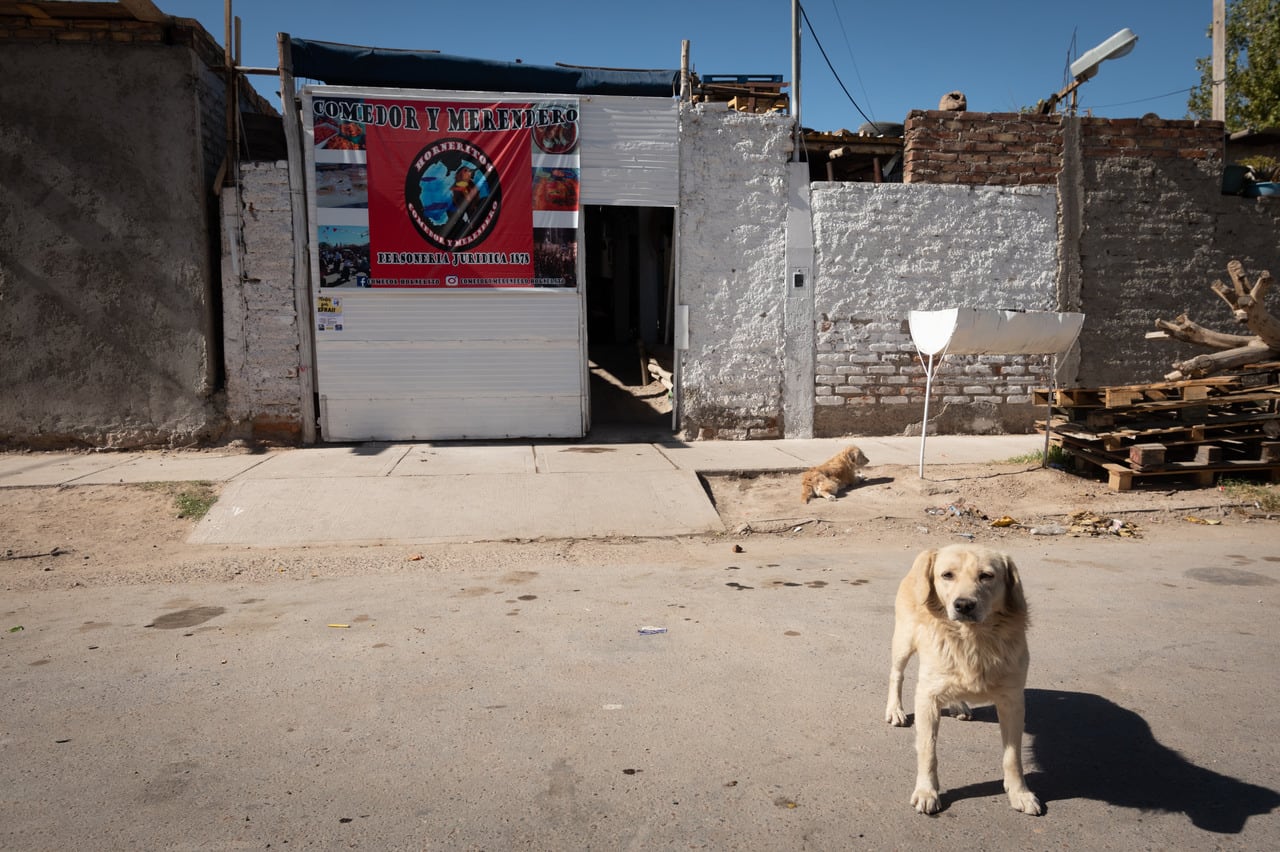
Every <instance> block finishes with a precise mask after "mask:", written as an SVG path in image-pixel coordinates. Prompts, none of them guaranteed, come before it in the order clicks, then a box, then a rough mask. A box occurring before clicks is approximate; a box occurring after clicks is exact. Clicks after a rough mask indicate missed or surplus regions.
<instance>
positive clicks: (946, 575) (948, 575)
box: [942, 571, 956, 580]
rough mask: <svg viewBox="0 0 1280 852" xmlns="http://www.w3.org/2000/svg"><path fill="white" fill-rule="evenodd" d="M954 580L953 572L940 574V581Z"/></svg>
mask: <svg viewBox="0 0 1280 852" xmlns="http://www.w3.org/2000/svg"><path fill="white" fill-rule="evenodd" d="M955 578H956V575H955V572H953V571H943V572H942V579H944V580H954V579H955Z"/></svg>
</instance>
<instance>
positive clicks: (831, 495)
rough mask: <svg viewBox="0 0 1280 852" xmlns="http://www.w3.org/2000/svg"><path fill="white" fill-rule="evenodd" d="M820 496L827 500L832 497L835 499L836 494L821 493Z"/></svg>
mask: <svg viewBox="0 0 1280 852" xmlns="http://www.w3.org/2000/svg"><path fill="white" fill-rule="evenodd" d="M822 496H823V497H825V498H826V499H828V500H834V499H836V495H834V494H823V495H822Z"/></svg>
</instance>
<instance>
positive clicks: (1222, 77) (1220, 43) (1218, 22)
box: [1209, 0, 1227, 121]
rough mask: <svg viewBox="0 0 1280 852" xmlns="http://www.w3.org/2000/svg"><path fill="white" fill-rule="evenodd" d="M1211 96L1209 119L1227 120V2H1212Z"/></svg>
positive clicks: (1219, 0) (1216, 0)
mask: <svg viewBox="0 0 1280 852" xmlns="http://www.w3.org/2000/svg"><path fill="white" fill-rule="evenodd" d="M1212 32H1213V82H1212V83H1211V84H1210V85H1211V86H1212V88H1211V90H1210V91H1211V93H1212V96H1213V102H1212V108H1211V109H1212V111H1211V112H1210V114H1209V117H1210V118H1212V119H1213V120H1214V121H1226V120H1227V0H1213V30H1212Z"/></svg>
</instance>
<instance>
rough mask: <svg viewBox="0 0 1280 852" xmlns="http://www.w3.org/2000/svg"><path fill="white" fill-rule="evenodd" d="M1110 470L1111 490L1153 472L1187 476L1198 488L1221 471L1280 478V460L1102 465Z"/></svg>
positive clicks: (1127, 486) (1208, 484)
mask: <svg viewBox="0 0 1280 852" xmlns="http://www.w3.org/2000/svg"><path fill="white" fill-rule="evenodd" d="M1102 467H1103V469H1104V470H1106V472H1107V487H1108V488H1110V489H1111V490H1112V491H1128V490H1130V489H1131V488H1133V480H1134V479H1135V478H1139V479H1141V478H1144V477H1151V476H1179V475H1180V476H1188V477H1191V479H1192V481H1193V482H1194V483H1195V484H1196V487H1198V488H1209V487H1211V486H1212V485H1213V483H1214V480H1216V479H1217V477H1218V475H1219V474H1223V473H1231V474H1241V473H1265V474H1267V475H1269V476H1270V477H1271V481H1272V482H1280V464H1270V465H1267V464H1260V463H1258V462H1244V461H1242V462H1236V463H1226V462H1224V463H1222V464H1216V465H1208V466H1204V465H1199V464H1197V463H1195V462H1175V463H1174V464H1172V465H1168V466H1166V467H1163V468H1161V469H1160V470H1141V471H1139V470H1133V469H1132V468H1128V467H1125V466H1124V465H1122V464H1115V463H1109V464H1105V465H1103V466H1102Z"/></svg>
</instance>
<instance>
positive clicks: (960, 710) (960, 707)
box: [947, 701, 973, 722]
mask: <svg viewBox="0 0 1280 852" xmlns="http://www.w3.org/2000/svg"><path fill="white" fill-rule="evenodd" d="M947 709H949V710H950V711H951V715H952V716H953V717H954V718H956V719H959V720H960V721H961V722H968V721H969V720H970V719H972V718H973V710H971V709H970V708H969V705H968V704H965V703H964V702H963V701H957V702H956V703H955V704H952V705H951V706H950V707H949V708H947Z"/></svg>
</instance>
